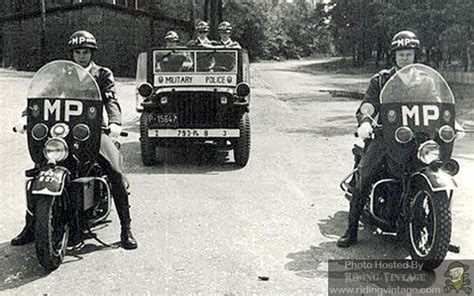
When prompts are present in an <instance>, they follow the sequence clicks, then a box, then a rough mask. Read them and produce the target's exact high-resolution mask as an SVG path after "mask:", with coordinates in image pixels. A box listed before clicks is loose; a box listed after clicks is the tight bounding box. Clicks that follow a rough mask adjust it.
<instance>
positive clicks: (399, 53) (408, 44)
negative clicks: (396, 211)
mask: <svg viewBox="0 0 474 296" xmlns="http://www.w3.org/2000/svg"><path fill="white" fill-rule="evenodd" d="M419 51H420V41H419V40H418V38H417V36H416V35H415V34H414V33H413V32H411V31H401V32H398V33H397V34H395V36H394V37H393V39H392V42H391V55H392V58H393V60H394V63H395V66H394V67H392V68H391V69H388V70H382V71H380V72H379V73H377V74H375V75H374V76H373V77H372V78H371V79H370V83H369V87H368V88H367V91H366V93H365V96H364V99H363V100H362V103H361V105H360V106H359V109H358V110H357V112H356V116H357V121H358V123H359V127H358V129H357V133H358V136H359V138H361V139H363V140H364V141H365V140H369V139H371V138H372V134H373V125H372V124H373V123H376V124H378V123H377V122H373V121H376V119H377V114H378V110H379V107H380V98H379V96H380V92H381V90H382V88H383V86H384V85H385V83H387V81H388V80H389V79H390V77H392V76H393V75H394V74H395V73H396V72H397V71H398V70H399V69H401V68H403V67H405V66H408V65H410V64H413V63H415V62H416V60H417V55H418V54H419ZM400 78H401V79H402V80H407V81H405V82H403V83H405V84H407V83H413V84H417V87H416V88H415V91H425V92H427V91H428V92H429V91H431V92H433V95H432V96H429V97H432V98H433V100H435V101H436V97H437V94H436V92H435V91H433V90H434V88H433V87H429V85H433V83H432V81H429V80H427V79H420V78H424V77H419V76H417V73H409V76H407V77H402V76H400ZM364 103H370V104H372V105H373V106H374V108H375V112H374V114H372V115H370V114H364V113H362V111H361V106H362V105H363V104H364ZM455 130H456V138H462V137H464V131H463V128H462V127H461V126H460V125H459V124H458V123H457V122H455ZM366 145H367V146H366V151H365V152H364V153H363V154H362V157H361V159H360V161H359V163H358V164H357V167H358V176H359V178H358V179H357V182H356V184H355V185H354V188H352V198H351V201H350V209H349V219H348V220H349V221H348V222H349V223H348V224H349V225H348V228H347V230H346V232H345V233H344V235H343V236H342V237H341V238H339V240H338V241H337V246H338V247H343V248H345V247H349V246H351V245H353V244H354V243H356V241H357V231H358V225H359V218H360V215H361V214H362V210H363V207H364V205H365V203H366V199H367V197H368V195H369V192H370V189H371V186H372V184H373V183H374V181H376V178H377V176H378V174H379V173H381V172H382V170H383V168H384V164H386V151H385V149H384V146H383V140H382V138H381V137H375V138H373V139H371V140H370V141H368V142H367V141H366Z"/></svg>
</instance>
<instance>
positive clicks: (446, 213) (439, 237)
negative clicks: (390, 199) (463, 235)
mask: <svg viewBox="0 0 474 296" xmlns="http://www.w3.org/2000/svg"><path fill="white" fill-rule="evenodd" d="M426 186H427V185H426ZM408 232H409V240H410V244H409V246H410V254H411V256H412V258H413V259H415V260H423V269H425V270H432V269H434V268H436V267H438V266H439V265H440V264H441V262H442V260H443V259H444V257H445V256H446V253H447V252H448V247H449V242H450V239H451V210H450V208H449V200H448V196H447V194H446V192H444V191H443V192H433V191H432V190H431V189H429V188H424V189H421V190H418V191H417V192H416V193H415V195H414V197H413V199H412V200H411V203H410V219H409V222H408Z"/></svg>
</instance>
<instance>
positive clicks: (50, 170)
mask: <svg viewBox="0 0 474 296" xmlns="http://www.w3.org/2000/svg"><path fill="white" fill-rule="evenodd" d="M69 174H70V173H69V171H68V170H67V169H66V168H63V167H46V168H43V169H41V170H40V171H39V173H38V174H37V175H36V176H35V177H34V178H33V180H32V182H31V193H32V194H41V195H50V196H60V195H62V194H63V191H64V185H65V183H66V176H67V175H69Z"/></svg>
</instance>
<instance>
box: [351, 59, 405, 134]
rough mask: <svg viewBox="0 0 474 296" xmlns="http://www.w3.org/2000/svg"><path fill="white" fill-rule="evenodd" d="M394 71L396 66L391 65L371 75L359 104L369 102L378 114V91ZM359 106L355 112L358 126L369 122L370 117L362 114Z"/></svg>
mask: <svg viewBox="0 0 474 296" xmlns="http://www.w3.org/2000/svg"><path fill="white" fill-rule="evenodd" d="M396 71H397V70H396V68H395V67H393V68H391V69H388V70H387V69H384V70H381V71H380V72H378V73H377V74H375V75H374V76H372V78H370V82H369V87H368V88H367V91H366V92H365V95H364V99H363V100H362V102H361V104H360V106H362V104H364V103H370V104H372V105H373V106H374V107H375V114H378V113H379V109H380V92H381V91H382V88H383V87H384V85H385V83H387V81H388V80H389V79H390V77H392V76H393V75H394V74H395V72H396ZM360 106H359V108H358V109H357V112H356V117H357V122H358V123H359V126H360V125H361V124H362V123H364V122H371V119H370V118H369V117H368V116H366V115H364V114H362V112H361V111H360Z"/></svg>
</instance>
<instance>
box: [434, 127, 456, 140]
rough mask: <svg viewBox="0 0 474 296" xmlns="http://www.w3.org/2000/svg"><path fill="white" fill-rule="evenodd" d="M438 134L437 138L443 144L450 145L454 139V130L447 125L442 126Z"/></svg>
mask: <svg viewBox="0 0 474 296" xmlns="http://www.w3.org/2000/svg"><path fill="white" fill-rule="evenodd" d="M438 133H439V138H440V139H441V140H443V141H444V142H445V143H451V142H452V141H453V140H454V138H455V137H456V133H455V132H454V129H453V128H452V127H450V126H449V125H443V126H442V127H441V128H440V129H439V132H438Z"/></svg>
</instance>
